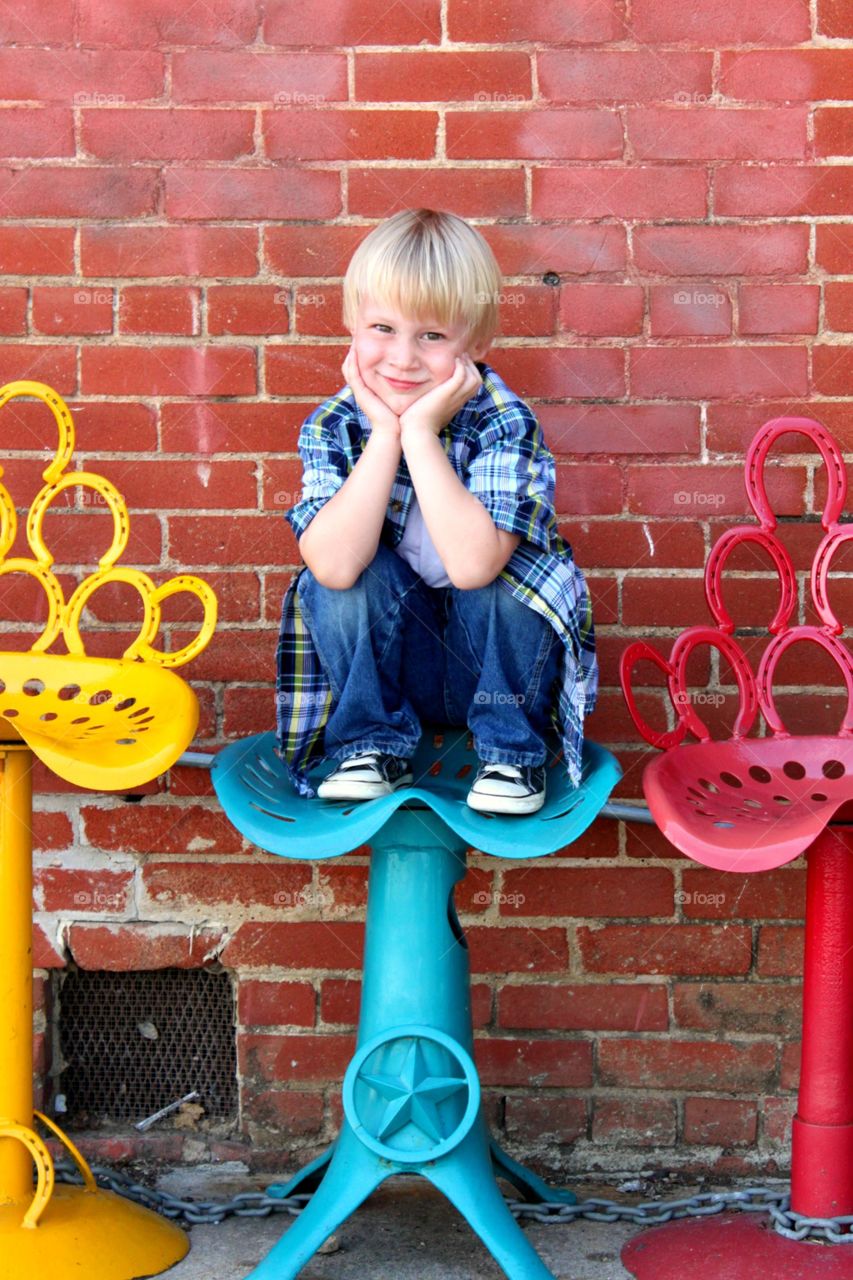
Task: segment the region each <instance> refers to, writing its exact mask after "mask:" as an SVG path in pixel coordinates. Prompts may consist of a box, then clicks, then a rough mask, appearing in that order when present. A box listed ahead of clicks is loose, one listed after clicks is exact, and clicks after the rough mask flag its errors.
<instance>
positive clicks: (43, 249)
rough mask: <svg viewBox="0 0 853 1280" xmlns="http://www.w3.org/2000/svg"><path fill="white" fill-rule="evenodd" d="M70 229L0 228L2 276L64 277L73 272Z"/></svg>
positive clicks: (72, 243)
mask: <svg viewBox="0 0 853 1280" xmlns="http://www.w3.org/2000/svg"><path fill="white" fill-rule="evenodd" d="M74 235H75V232H74V228H73V227H43V226H39V227H24V226H0V271H2V272H3V274H4V275H12V276H17V275H22V276H26V277H29V276H31V275H39V276H65V275H71V274H72V272H73V271H74Z"/></svg>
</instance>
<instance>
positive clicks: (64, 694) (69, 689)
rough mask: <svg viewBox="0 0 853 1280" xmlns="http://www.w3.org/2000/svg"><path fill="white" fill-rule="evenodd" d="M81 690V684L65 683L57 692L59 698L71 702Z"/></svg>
mask: <svg viewBox="0 0 853 1280" xmlns="http://www.w3.org/2000/svg"><path fill="white" fill-rule="evenodd" d="M79 692H80V686H79V684H64V685H63V686H62V688H61V689H60V690H59V692H58V693H57V695H56V696H57V698H59V699H60V700H61V701H62V702H70V701H71V700H72V698H76V697H77V694H78V693H79Z"/></svg>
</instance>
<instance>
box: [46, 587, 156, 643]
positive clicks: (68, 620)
mask: <svg viewBox="0 0 853 1280" xmlns="http://www.w3.org/2000/svg"><path fill="white" fill-rule="evenodd" d="M108 582H126V583H127V584H128V586H131V587H135V588H136V590H137V591H138V592H139V597H140V599H141V600H142V609H143V615H142V628H141V631H140V635H146V636H147V635H149V634H151V635H156V634H157V628H158V627H159V626H160V610H159V607H158V606H157V604H156V603H155V601H154V599H153V596H154V592H155V587H154V583H153V582H152V581H151V579H150V578H149V577H148V574H147V573H143V572H142V570H141V569H124V568H122V567H121V565H118V566H116V567H113V568H112V569H105V570H103V571H101V572H99V573H93V574H90V576H89V577H88V578H84V580H83V581H82V582H81V583H80V585H79V587H78V588H77V590H76V591H75V592H74V594H73V595H72V597H71V599H70V600H69V601H68V604H67V605H66V606H65V613H64V616H63V621H62V634H63V636H64V638H65V643H66V645H67V647H68V652H69V653H72V654H76V655H80V656H82V655H84V654H85V652H86V650H85V648H84V646H83V641H82V640H81V639H80V615H81V613H82V612H83V607H84V605H85V604H86V602H87V601H88V600H89V599H90V597H91V596H93V595H94V594H95V592H96V591H98V590H100V588H101V587H103V586H105V585H106V584H107V583H108ZM132 648H133V645H131V649H132ZM129 653H130V649H128V650H126V652H125V654H124V656H125V657H127V656H128V654H129ZM133 656H135V654H134V655H133Z"/></svg>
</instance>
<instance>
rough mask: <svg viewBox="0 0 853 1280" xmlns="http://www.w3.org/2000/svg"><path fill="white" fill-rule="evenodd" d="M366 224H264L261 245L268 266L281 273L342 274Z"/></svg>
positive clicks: (368, 228) (318, 275)
mask: <svg viewBox="0 0 853 1280" xmlns="http://www.w3.org/2000/svg"><path fill="white" fill-rule="evenodd" d="M368 231H370V227H369V226H331V227H327V226H310V225H307V226H296V227H288V226H283V227H276V226H271V227H267V228H265V231H264V245H265V249H266V257H267V262H268V265H269V267H270V269H271V270H273V271H275V272H276V273H277V274H278V275H283V276H308V277H312V278H314V277H335V276H343V274H344V272H345V271H346V269H347V264H348V262H349V260H350V258H351V257H352V255H353V252H354V250H355V248H356V246H357V244H358V243H359V241H361V240H363V239H364V237H365V235H367V233H368Z"/></svg>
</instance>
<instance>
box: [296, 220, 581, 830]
mask: <svg viewBox="0 0 853 1280" xmlns="http://www.w3.org/2000/svg"><path fill="white" fill-rule="evenodd" d="M500 288H501V276H500V271H499V268H498V265H497V262H496V261H495V258H494V255H493V254H492V251H491V249H490V248H489V246H488V244H487V243H486V241H485V240H484V238H483V237H482V236H481V235H480V233H479V232H478V231H476V230H475V229H474V228H473V227H471V226H470V225H469V224H468V223H466V222H465V221H463V219H461V218H458V217H456V216H455V215H454V214H450V213H439V212H435V211H433V210H430V209H418V210H405V211H403V212H401V213H398V214H395V215H394V216H393V217H391V218H389V219H388V220H387V221H385V222H383V223H381V224H380V225H379V226H378V227H376V228H374V230H373V231H371V232H370V233H369V234H368V235H367V236H366V238H365V239H364V240H363V241H362V242H361V244H360V245H359V246H358V248H357V249H356V251H355V253H354V255H353V258H352V260H351V262H350V264H349V267H348V269H347V273H346V276H345V279H344V321H345V324H346V327H347V329H348V330H349V332H350V333H351V334H352V345H351V346H350V348H349V351H348V353H347V356H346V359H345V360H344V363H343V373H344V376H345V378H346V380H347V385H346V386H345V387H343V388H342V390H340V391H338V392H337V393H336V394H335V395H333V396H332V397H330V398H329V399H328V400H325V401H324V402H323V403H322V404H321V405H320V406H319V407H318V408H317V409H315V410H314V412H313V413H312V414H311V415H310V416H309V417H308V418H307V420H306V421H305V423H304V425H303V427H302V430H301V433H300V436H299V443H298V449H299V454H300V457H301V458H302V463H303V489H302V498H301V500H300V501H299V502H297V503H296V505H295V506H294V507H292V508H291V510H290V511H289V512H288V513H287V519H288V521H289V522H290V525H291V527H292V528H293V530H294V532H295V534H296V536H297V538H298V540H299V550H300V554H301V555H302V558H303V560H304V561H305V565H306V566H307V567H305V568H303V569H302V570H301V571H300V572H299V574H298V575H297V577H296V578H295V579H294V581H293V582H292V583H291V585H290V587H289V589H288V591H287V593H286V595H285V598H284V604H283V608H282V625H281V635H280V639H279V646H278V655H277V659H278V676H277V701H276V705H277V730H278V744H279V752H280V754H281V756H282V758H283V759H284V761H285V763H286V765H287V768H288V772H289V775H290V777H291V780H292V781H293V784H294V786H295V787H296V789H297V790H298V791H299V792H300V794H302V795H307V796H310V795H313V794H314V790H313V788H312V787H311V784H310V783H309V781H308V779H307V777H306V770H307V767H308V765H309V764H310V763H311V762H312V761H314V760H316V759H317V758H318V757H322V758H326V759H328V758H331V759H333V760H335V761H338V765H337V767H336V768H335V769H334V770H333V771H332V772H331V773H330V774H328V776H327V777H326V778H325V779H324V780H323V781H322V782H321V783H320V784H319V786H318V788H317V794H318V795H319V796H320V797H321V798H324V799H334V800H363V799H369V798H372V797H374V796H379V795H385V794H388V793H390V792H391V791H393V790H395V789H396V788H397V787H400V786H405V785H408V784H410V783H411V781H412V771H411V768H410V763H409V761H410V757H411V756H412V754H413V753H414V751H415V748H416V746H417V744H418V741H419V739H420V736H421V726H422V724H425V723H428V724H431V725H441V726H446V725H451V726H453V725H456V726H459V727H462V726H465V725H467V727H468V728H469V729H470V731H471V733H472V734H473V740H474V746H475V749H476V751H477V754H478V756H479V759H480V768H479V771H478V772H477V774H476V777H475V778H474V781H473V784H472V786H471V789H470V792H469V794H468V797H467V799H468V804H469V805H471V806H472V807H473V808H475V809H478V810H481V811H485V812H490V813H532V812H534V811H535V810H537V809H539V808H540V807H541V805H542V804H543V803H544V799H545V764H546V761H547V759H548V757H549V756H551V754H552V749H551V747H550V746H549V743H548V738H547V734H548V727H549V723H550V722H553V723H554V725H555V726H556V727H557V728H559V729H560V730H561V737H562V747H563V751H564V755H565V763H566V767H567V769H568V772H569V775H570V778H571V780H572V781H573V782H574V784H575V785H577V784H578V783H579V782H580V776H581V747H582V742H583V717H584V715H585V714H586V713H588V712H589V711H591V710H592V708H593V706H594V703H595V691H596V683H597V666H596V660H595V652H594V641H593V625H592V615H591V610H590V603H589V596H588V594H587V591H586V586H585V584H584V580H583V577H582V575H581V573H580V570H579V569H578V568H577V567H576V566H575V564H574V561H573V560H572V555H571V551H570V549H569V547H568V546H567V544H566V543H565V542H564V541H562V539H561V538H560V537H559V535H558V533H557V522H556V518H555V514H554V482H555V476H554V460H553V457H552V455H551V453H550V452H549V450H548V448H547V447H546V445H545V442H544V440H543V437H542V432H541V430H540V427H539V424H538V422H537V420H536V418H535V416H534V415H533V413H532V412H531V410H530V409H529V408H528V407H527V405H526V404H525V403H524V402H523V401H522V400H520V399H519V398H518V396H516V395H515V394H514V393H513V392H512V391H511V390H510V389H509V388H508V387H507V386H506V384H505V383H504V382H503V381H502V379H501V378H500V377H499V375H498V374H497V373H496V372H495V370H494V369H492V368H491V367H490V366H489V365H488V364H486V363H484V362H483V357H484V356H485V354H486V352H487V351H488V349H489V346H490V344H491V341H492V338H493V336H494V334H495V330H496V328H497V318H498V298H499V293H500Z"/></svg>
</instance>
